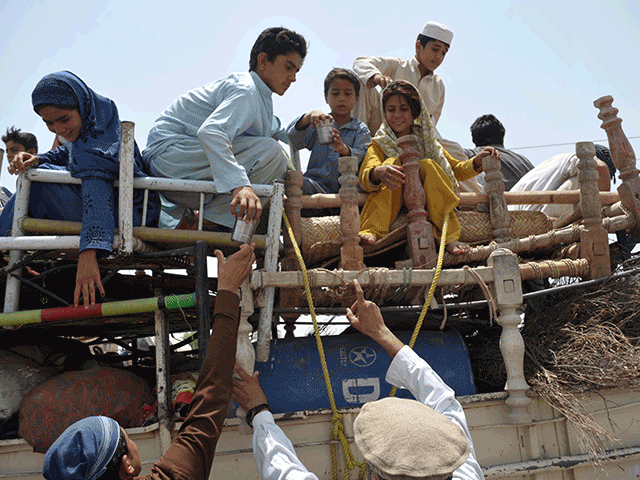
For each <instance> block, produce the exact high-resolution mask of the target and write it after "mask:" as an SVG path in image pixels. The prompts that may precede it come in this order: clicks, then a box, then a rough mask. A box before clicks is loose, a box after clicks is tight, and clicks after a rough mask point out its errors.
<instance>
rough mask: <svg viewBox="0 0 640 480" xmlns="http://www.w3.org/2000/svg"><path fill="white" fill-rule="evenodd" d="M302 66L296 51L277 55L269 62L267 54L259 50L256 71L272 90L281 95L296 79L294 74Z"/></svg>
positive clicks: (300, 58)
mask: <svg viewBox="0 0 640 480" xmlns="http://www.w3.org/2000/svg"><path fill="white" fill-rule="evenodd" d="M301 68H302V57H301V56H300V54H299V53H297V52H290V53H287V54H286V55H278V56H276V58H275V59H274V60H273V62H270V61H269V60H268V59H267V54H266V53H264V52H261V53H260V54H259V55H258V68H257V69H256V73H257V74H258V75H260V78H261V79H262V80H263V81H264V83H266V84H267V86H268V87H269V88H270V89H271V91H272V92H275V93H277V94H278V95H280V96H282V95H284V93H285V92H286V91H287V90H288V89H289V86H290V85H291V84H292V83H293V82H295V81H296V74H297V73H298V72H299V71H300V69H301Z"/></svg>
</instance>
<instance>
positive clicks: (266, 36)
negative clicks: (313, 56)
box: [249, 27, 307, 72]
mask: <svg viewBox="0 0 640 480" xmlns="http://www.w3.org/2000/svg"><path fill="white" fill-rule="evenodd" d="M262 52H264V53H266V54H267V60H269V61H270V62H273V61H274V60H275V59H276V57H277V56H278V55H287V54H288V53H292V52H295V53H298V54H299V55H300V57H301V58H302V60H304V58H305V57H306V55H307V42H306V40H305V39H304V37H303V36H302V35H300V34H299V33H296V32H294V31H293V30H289V29H287V28H284V27H271V28H267V29H266V30H264V31H263V32H262V33H261V34H260V35H259V36H258V39H257V40H256V41H255V43H254V44H253V47H252V48H251V55H250V56H249V71H250V72H252V71H255V70H256V69H257V68H258V55H259V54H260V53H262Z"/></svg>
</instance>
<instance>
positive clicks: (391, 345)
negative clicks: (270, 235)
mask: <svg viewBox="0 0 640 480" xmlns="http://www.w3.org/2000/svg"><path fill="white" fill-rule="evenodd" d="M354 285H355V289H356V294H357V300H356V302H355V303H354V304H353V305H352V306H351V308H348V309H347V318H348V319H349V322H351V325H352V326H353V327H354V328H355V329H357V330H358V331H360V332H361V333H363V334H365V335H368V336H369V337H371V338H372V339H373V340H375V341H376V342H377V343H378V344H379V345H380V346H381V347H382V348H383V349H384V350H385V351H386V352H387V354H389V356H390V357H391V365H390V366H389V370H388V371H387V376H386V380H387V382H389V383H391V384H392V385H395V386H397V387H400V388H407V389H408V390H409V391H410V392H411V394H412V395H413V396H414V398H415V399H416V400H409V399H399V398H385V399H382V400H377V401H374V402H369V403H366V404H365V405H363V407H362V408H361V410H360V414H359V415H358V417H357V418H356V420H355V422H354V425H353V430H354V439H355V443H356V445H357V447H358V449H359V450H360V453H361V454H362V456H363V457H364V459H365V460H366V461H367V478H368V480H447V479H457V480H479V479H483V478H484V475H483V473H482V468H480V465H479V464H478V461H477V459H476V454H475V451H474V449H473V442H472V440H471V434H470V433H469V428H468V426H467V420H466V417H465V415H464V412H463V410H462V406H461V405H460V403H459V402H458V401H457V400H456V398H455V396H454V392H453V390H452V389H451V388H450V387H448V386H447V385H446V384H445V383H444V382H443V381H442V379H441V378H440V377H439V376H438V374H437V373H436V372H435V371H433V369H432V368H431V367H430V366H429V364H428V363H427V362H425V361H424V360H423V359H422V358H420V357H419V356H418V355H417V354H416V353H415V352H414V351H413V350H412V349H411V348H409V347H408V346H406V345H404V344H403V343H402V342H401V341H400V340H399V339H398V337H396V336H395V335H394V334H393V333H392V332H391V331H390V330H389V329H388V328H387V326H386V325H385V324H384V320H383V318H382V314H381V313H380V309H379V308H378V306H377V305H376V304H375V303H373V302H370V301H368V300H365V299H364V293H363V291H362V287H361V286H360V284H359V283H358V281H357V280H355V281H354ZM235 371H236V373H237V374H238V375H239V378H236V377H234V378H233V394H232V398H233V399H234V400H235V401H236V402H238V404H239V405H240V406H241V407H242V408H243V409H244V410H245V411H246V412H247V422H248V423H249V424H250V425H252V427H253V429H254V430H253V454H254V456H255V460H256V465H257V466H258V473H259V474H260V478H262V479H263V480H276V479H278V480H293V479H295V480H317V479H318V477H317V476H316V475H315V474H314V473H311V472H309V471H308V470H307V469H306V467H305V466H304V465H303V464H302V463H301V462H300V460H299V459H298V457H297V455H296V452H295V450H294V448H293V445H292V444H291V441H290V440H289V439H288V438H287V437H286V435H285V434H284V432H283V431H282V430H281V429H280V427H278V426H277V425H276V423H275V422H274V420H273V415H271V412H270V410H269V406H268V404H267V398H266V396H265V394H264V392H263V391H262V388H261V387H260V382H259V381H258V376H257V374H254V375H253V376H249V375H248V374H247V373H246V372H245V371H244V370H242V368H241V367H240V366H238V365H236V367H235Z"/></svg>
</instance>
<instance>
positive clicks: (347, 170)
mask: <svg viewBox="0 0 640 480" xmlns="http://www.w3.org/2000/svg"><path fill="white" fill-rule="evenodd" d="M338 169H339V171H340V201H341V205H340V231H341V232H342V246H341V247H340V268H342V269H343V270H362V269H363V268H365V266H364V255H363V251H362V246H361V245H360V237H359V236H358V232H359V231H360V210H359V209H358V188H357V187H358V176H357V173H358V159H357V157H340V158H339V159H338Z"/></svg>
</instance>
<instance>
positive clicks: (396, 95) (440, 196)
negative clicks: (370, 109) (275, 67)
mask: <svg viewBox="0 0 640 480" xmlns="http://www.w3.org/2000/svg"><path fill="white" fill-rule="evenodd" d="M382 113H383V115H382V119H383V121H382V125H381V126H380V128H379V129H378V132H377V133H376V135H375V136H374V137H373V140H372V141H371V145H369V148H368V149H367V153H366V154H365V157H364V160H363V161H362V166H361V167H360V174H359V179H360V186H361V187H362V188H363V189H364V190H365V191H366V192H371V193H370V194H369V198H368V199H367V202H366V203H365V205H364V207H363V209H362V213H361V214H360V233H359V235H360V243H362V244H363V245H371V244H373V243H375V241H376V240H378V239H379V238H382V237H384V236H385V235H387V234H388V233H389V228H390V227H391V224H392V223H393V222H394V220H395V219H396V217H397V216H398V212H399V211H400V207H402V198H403V197H402V186H403V184H404V181H405V174H404V173H403V172H402V165H401V162H400V160H399V158H398V157H399V155H400V153H401V150H400V147H398V138H400V137H403V136H405V135H416V136H417V137H418V144H417V145H416V148H417V150H418V152H419V153H420V158H421V160H420V161H419V162H420V179H421V180H422V184H423V187H424V190H425V192H426V194H427V205H426V209H427V211H428V213H429V220H430V221H431V222H432V223H433V225H434V226H435V227H436V228H435V236H436V239H438V240H439V239H440V232H441V231H442V225H443V224H444V220H445V218H446V217H447V215H449V213H451V216H450V218H449V227H448V232H449V233H448V234H447V247H446V248H447V251H448V252H450V253H453V254H461V253H465V252H467V251H468V250H469V245H467V244H466V243H462V242H460V241H458V239H459V238H460V224H459V223H458V219H457V217H456V216H455V214H454V213H453V211H454V209H455V208H456V207H457V206H458V203H459V201H460V199H459V198H458V197H457V196H456V194H455V189H456V187H457V186H458V180H460V181H464V180H468V179H470V178H473V177H475V176H476V175H478V174H479V173H481V172H482V159H483V158H484V157H486V156H487V155H494V156H496V157H498V158H500V153H499V152H498V151H497V150H496V149H494V148H492V147H486V148H485V149H484V150H482V151H481V152H480V153H478V154H477V155H476V156H475V157H473V158H471V159H469V160H467V161H465V162H460V161H458V160H456V159H455V158H453V157H452V156H451V155H449V153H447V151H446V150H444V149H443V148H442V146H441V145H440V144H439V143H438V142H437V140H435V138H434V137H433V134H432V128H431V120H430V118H429V112H428V111H427V109H426V108H425V107H424V104H423V102H422V98H421V97H420V94H419V93H418V90H416V88H415V87H414V86H413V85H412V84H410V83H409V82H405V81H404V80H397V81H395V82H392V83H390V84H389V85H388V86H387V88H385V89H384V91H383V92H382Z"/></svg>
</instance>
